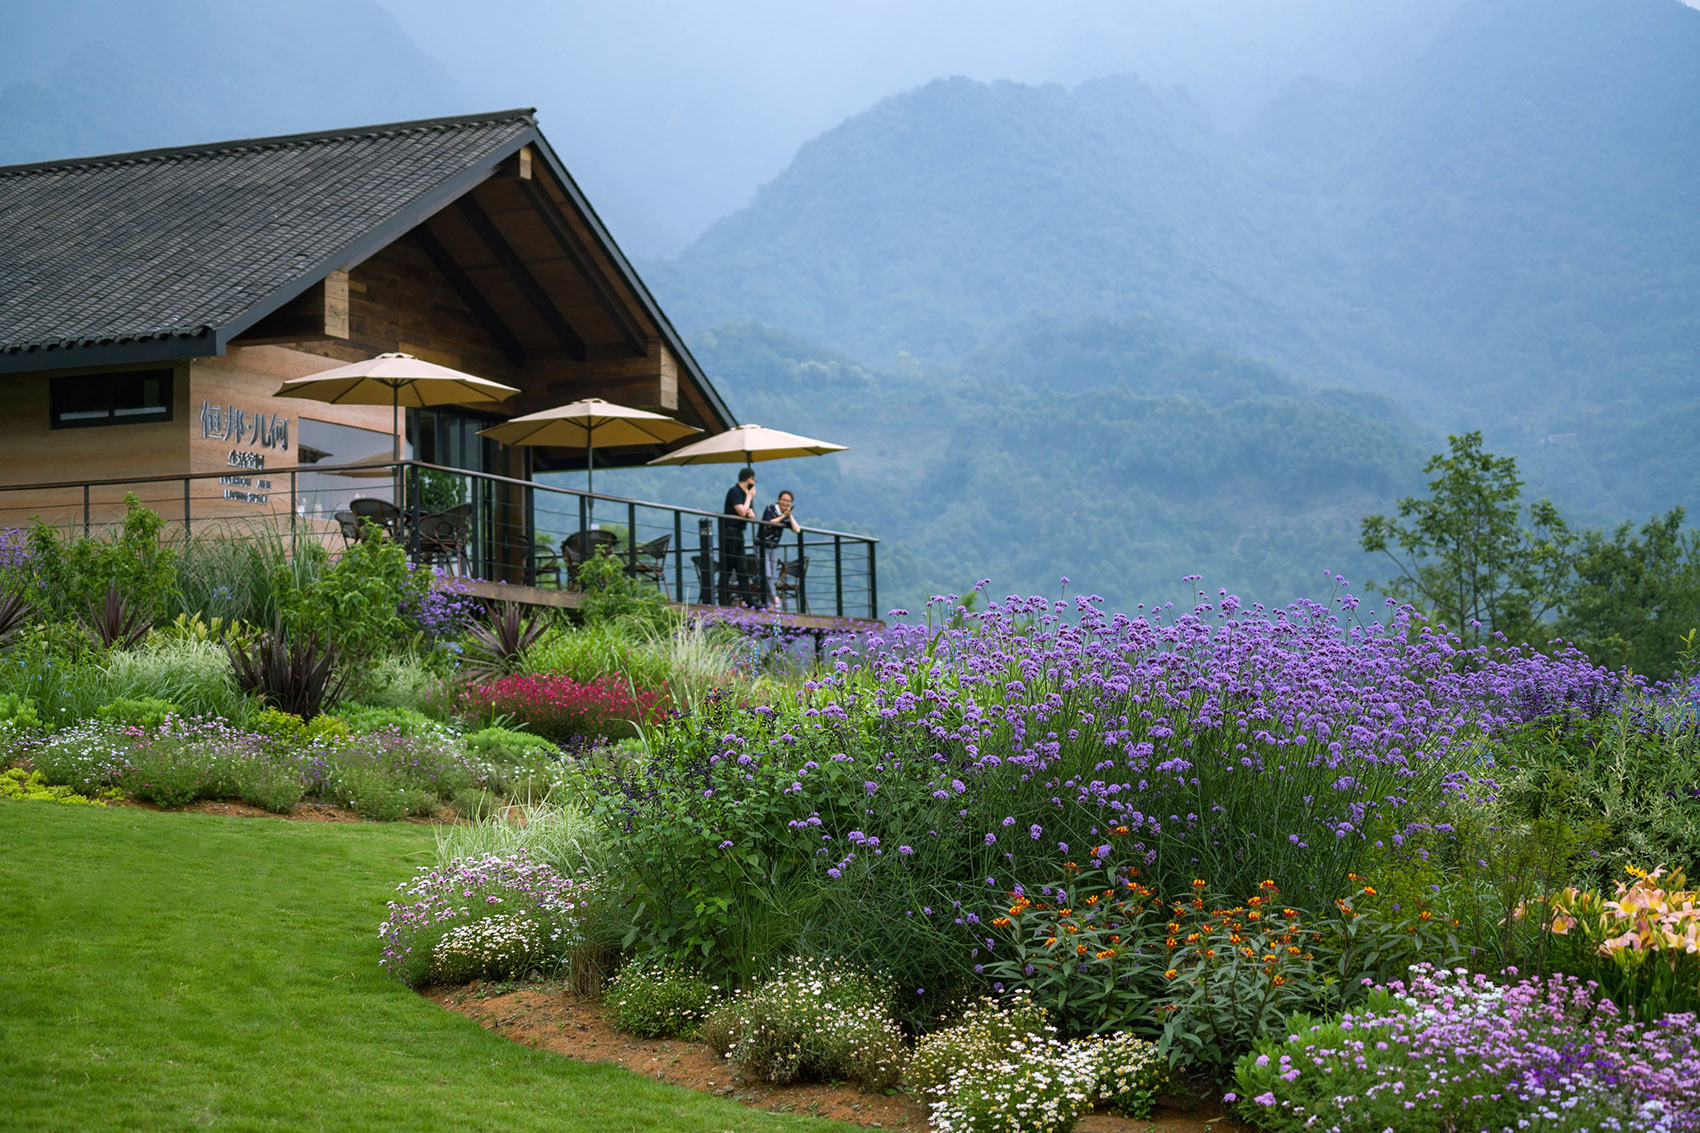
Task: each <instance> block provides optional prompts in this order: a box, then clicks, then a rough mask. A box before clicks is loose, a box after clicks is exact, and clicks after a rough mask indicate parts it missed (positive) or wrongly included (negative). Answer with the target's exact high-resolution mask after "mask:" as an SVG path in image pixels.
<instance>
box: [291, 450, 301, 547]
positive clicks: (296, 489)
mask: <svg viewBox="0 0 1700 1133" xmlns="http://www.w3.org/2000/svg"><path fill="white" fill-rule="evenodd" d="M299 476H300V474H299V473H298V472H296V471H295V469H293V468H291V469H290V470H289V558H290V561H291V562H293V561H294V560H295V556H296V553H297V552H299V551H300V549H301V548H300V547H299V546H298V545H297V538H298V537H297V535H296V526H295V517H296V515H297V514H299V513H298V511H297V509H298V508H299V507H300V506H301V485H300V480H299V478H298V477H299Z"/></svg>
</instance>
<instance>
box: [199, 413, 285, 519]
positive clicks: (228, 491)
mask: <svg viewBox="0 0 1700 1133" xmlns="http://www.w3.org/2000/svg"><path fill="white" fill-rule="evenodd" d="M201 438H202V439H203V440H216V441H224V442H226V443H227V444H233V445H246V446H249V447H247V448H233V449H231V450H230V451H229V452H228V453H226V454H225V457H224V464H225V467H227V468H234V469H240V470H242V471H243V472H264V471H265V470H266V454H265V453H263V452H255V451H253V449H254V448H256V447H257V448H269V449H280V450H282V451H284V452H288V451H289V418H287V417H279V416H278V415H277V414H275V413H249V412H248V411H247V410H245V409H238V408H236V406H234V405H214V404H213V403H212V402H210V401H203V402H201ZM218 482H219V483H220V484H223V485H224V486H225V488H224V498H225V499H227V500H237V501H239V502H241V503H246V504H263V503H265V502H266V501H267V500H268V499H270V495H269V493H270V492H271V490H272V482H271V480H269V479H267V478H266V477H263V476H262V477H259V478H258V479H256V478H255V477H253V476H238V475H234V474H232V475H228V476H220V477H219V478H218Z"/></svg>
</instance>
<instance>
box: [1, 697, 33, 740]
mask: <svg viewBox="0 0 1700 1133" xmlns="http://www.w3.org/2000/svg"><path fill="white" fill-rule="evenodd" d="M39 727H41V714H40V713H38V712H37V711H36V703H35V698H34V697H30V696H20V695H19V694H18V693H15V692H0V728H6V729H9V730H11V731H14V732H33V731H35V730H36V729H37V728H39Z"/></svg>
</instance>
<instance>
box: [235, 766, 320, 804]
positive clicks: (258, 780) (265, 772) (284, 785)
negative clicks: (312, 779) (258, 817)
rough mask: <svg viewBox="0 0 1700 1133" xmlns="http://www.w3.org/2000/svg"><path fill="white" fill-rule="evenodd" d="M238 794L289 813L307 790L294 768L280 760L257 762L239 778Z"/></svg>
mask: <svg viewBox="0 0 1700 1133" xmlns="http://www.w3.org/2000/svg"><path fill="white" fill-rule="evenodd" d="M236 791H237V795H238V797H240V798H241V799H242V801H243V802H245V803H248V804H249V805H250V806H257V807H259V808H260V809H261V810H269V811H271V812H272V813H273V814H288V813H289V812H291V811H293V810H294V809H295V806H296V804H297V803H299V802H300V801H301V797H302V796H303V795H305V794H306V793H307V787H306V784H304V783H303V782H302V781H301V776H300V775H299V774H298V773H297V772H296V771H295V769H294V768H292V767H288V766H285V765H284V764H281V763H255V764H251V765H250V766H248V767H246V768H244V769H243V771H242V774H241V775H240V776H239V778H238V779H237V784H236Z"/></svg>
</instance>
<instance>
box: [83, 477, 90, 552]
mask: <svg viewBox="0 0 1700 1133" xmlns="http://www.w3.org/2000/svg"><path fill="white" fill-rule="evenodd" d="M88 537H89V486H88V485H87V484H84V485H83V538H84V539H87V538H88Z"/></svg>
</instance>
